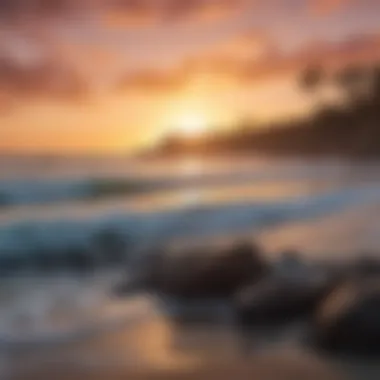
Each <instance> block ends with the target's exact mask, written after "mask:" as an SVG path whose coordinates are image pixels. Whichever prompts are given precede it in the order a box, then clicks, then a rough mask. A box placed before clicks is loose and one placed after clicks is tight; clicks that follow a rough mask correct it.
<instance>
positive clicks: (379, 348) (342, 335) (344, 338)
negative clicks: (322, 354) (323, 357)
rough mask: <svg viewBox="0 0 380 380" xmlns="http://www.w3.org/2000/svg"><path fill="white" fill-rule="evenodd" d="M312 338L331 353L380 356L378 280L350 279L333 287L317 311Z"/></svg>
mask: <svg viewBox="0 0 380 380" xmlns="http://www.w3.org/2000/svg"><path fill="white" fill-rule="evenodd" d="M313 338H314V342H315V343H316V344H317V345H318V346H319V347H322V348H324V349H327V350H331V351H336V352H343V353H351V354H380V280H378V279H373V278H371V279H353V280H350V281H344V282H342V283H341V284H340V285H338V286H336V287H335V289H334V290H333V291H331V293H330V294H329V295H328V296H327V297H326V299H325V300H324V301H323V302H322V303H321V305H320V307H319V308H318V311H317V313H316V316H315V319H314V323H313Z"/></svg>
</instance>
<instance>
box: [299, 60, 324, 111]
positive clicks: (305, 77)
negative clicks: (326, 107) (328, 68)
mask: <svg viewBox="0 0 380 380" xmlns="http://www.w3.org/2000/svg"><path fill="white" fill-rule="evenodd" d="M324 79H325V73H324V71H323V69H322V68H321V67H320V66H309V67H307V68H306V69H305V70H304V71H303V72H302V73H301V75H300V77H299V85H300V87H301V88H302V89H303V90H304V91H305V92H307V93H308V94H309V95H311V96H312V97H313V98H314V102H315V106H316V107H317V108H318V109H321V108H323V107H322V106H323V104H322V101H323V99H321V94H320V91H319V90H320V88H321V85H322V84H323V82H324Z"/></svg>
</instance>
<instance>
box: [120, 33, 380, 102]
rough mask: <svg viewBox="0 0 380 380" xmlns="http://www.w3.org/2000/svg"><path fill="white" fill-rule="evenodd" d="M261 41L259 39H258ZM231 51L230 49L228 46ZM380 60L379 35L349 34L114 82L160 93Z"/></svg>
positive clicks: (188, 63) (186, 63)
mask: <svg viewBox="0 0 380 380" xmlns="http://www.w3.org/2000/svg"><path fill="white" fill-rule="evenodd" d="M259 41H261V39H259ZM232 50H233V49H232ZM373 62H380V36H378V35H367V36H358V37H356V38H354V37H351V38H350V39H347V40H346V41H342V42H340V43H327V42H326V43H320V44H310V45H308V46H306V47H304V48H303V49H300V50H298V51H296V52H295V53H293V54H284V53H280V52H278V51H277V50H276V49H270V50H268V51H267V54H265V55H262V56H260V59H258V58H257V57H256V56H255V55H253V56H251V57H250V56H248V57H247V56H244V55H243V57H241V56H239V55H234V54H232V55H212V54H211V55H205V56H199V57H194V58H192V59H189V60H185V61H184V62H183V63H182V65H181V66H179V67H178V68H177V69H176V70H172V71H169V70H168V71H157V70H145V71H143V72H138V73H135V74H133V73H130V74H128V75H126V76H125V77H124V78H123V79H122V80H121V81H120V82H119V84H118V89H119V90H122V91H126V90H128V89H129V90H131V91H136V90H137V91H141V92H144V93H147V94H161V95H162V94H164V93H167V92H176V91H182V90H185V91H186V90H187V89H189V88H192V85H194V83H199V81H201V82H202V81H205V82H208V83H209V84H211V86H212V84H213V83H218V80H219V79H221V80H223V81H224V82H225V83H228V84H229V85H235V86H238V87H239V86H240V87H241V86H247V85H254V83H255V82H258V81H266V80H273V79H276V78H280V77H282V78H283V77H289V76H296V75H298V74H299V73H300V72H301V71H302V70H304V69H305V68H306V67H308V66H310V65H321V66H322V67H324V68H325V69H326V70H328V71H330V70H331V71H334V70H336V69H338V68H340V67H343V66H345V65H349V64H354V63H359V64H363V63H364V64H367V63H373Z"/></svg>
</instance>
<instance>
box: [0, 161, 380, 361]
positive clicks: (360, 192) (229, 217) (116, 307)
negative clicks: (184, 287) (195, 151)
mask: <svg viewBox="0 0 380 380" xmlns="http://www.w3.org/2000/svg"><path fill="white" fill-rule="evenodd" d="M0 173H1V174H0V194H3V195H4V194H8V195H9V196H12V197H13V198H12V199H13V201H14V202H13V203H10V204H7V205H4V207H2V208H1V209H0V255H4V254H7V255H9V254H11V255H16V256H18V257H21V258H22V259H23V260H24V259H25V260H28V259H30V258H31V257H32V254H33V253H35V252H36V251H38V250H39V249H43V250H44V251H48V252H50V253H51V255H54V254H56V253H57V252H58V251H59V252H62V248H63V247H72V246H80V247H86V248H88V247H91V241H92V239H93V237H94V236H95V235H96V234H97V232H99V231H101V230H102V229H104V228H111V229H112V230H114V231H117V232H118V233H119V234H121V235H123V236H126V237H128V238H130V237H133V240H134V245H133V249H132V248H131V250H132V251H133V252H132V253H133V254H135V252H139V251H140V250H141V248H145V247H153V248H154V247H156V246H157V245H160V244H163V243H168V242H173V241H180V242H182V244H186V242H187V241H189V240H192V241H194V239H196V240H204V241H206V242H207V241H214V240H218V239H227V240H228V239H233V238H237V237H238V238H240V237H244V238H247V237H248V238H250V239H256V240H258V241H259V242H260V243H261V244H262V245H263V247H264V248H265V249H266V250H267V251H268V254H269V255H276V254H277V253H278V252H280V251H281V250H283V249H286V248H289V247H291V248H298V249H300V250H301V252H302V253H303V254H304V255H305V256H307V257H314V258H315V257H322V256H325V257H347V256H348V255H357V254H361V253H362V252H364V251H367V250H368V251H371V250H374V251H376V250H377V249H378V248H379V247H380V244H379V243H380V239H379V238H378V236H380V223H379V222H378V213H379V212H380V165H379V166H378V165H376V164H355V165H353V164H352V163H351V164H347V163H340V162H332V161H330V162H329V161H318V162H317V161H309V162H306V161H297V160H277V161H276V160H269V159H268V160H266V159H263V158H260V159H258V158H249V157H240V158H221V159H218V160H216V159H214V160H210V159H208V160H206V159H204V160H199V159H194V158H192V159H191V158H188V159H183V160H181V161H177V162H168V161H166V162H165V161H163V160H162V161H156V162H149V161H145V162H144V161H136V160H131V159H126V158H92V159H90V158H76V159H74V158H71V159H68V158H66V159H64V158H61V159H57V158H56V159H52V158H50V159H45V160H41V159H37V158H33V159H30V158H29V159H25V158H24V159H22V158H15V157H13V158H12V157H7V158H4V159H2V160H1V161H0ZM110 180H112V181H113V183H114V184H115V183H116V184H120V183H125V181H128V182H132V183H133V182H138V183H139V184H141V183H143V184H144V191H142V192H139V191H137V192H136V191H133V192H129V191H127V190H126V191H124V190H123V191H121V192H120V191H117V192H116V193H112V192H111V194H110V193H107V192H106V193H105V194H103V195H104V196H97V197H96V198H89V197H85V198H83V197H82V196H81V194H82V193H81V191H82V190H81V189H83V184H87V183H89V181H91V183H97V184H104V183H107V181H108V183H109V181H110ZM88 251H89V252H90V254H91V249H89V250H88ZM94 260H95V258H94ZM120 275H121V273H120V271H119V270H116V271H115V270H112V271H105V270H101V269H100V270H97V271H96V272H95V273H93V274H91V275H86V276H84V275H75V274H68V273H61V274H59V275H55V276H51V275H50V276H49V275H45V276H41V275H38V276H37V275H36V274H35V273H33V271H31V270H29V271H26V272H25V273H23V274H22V275H18V276H13V277H12V278H7V279H5V280H2V281H1V284H0V348H1V347H3V348H4V347H12V348H13V349H15V348H16V347H20V346H24V347H27V346H29V347H30V346H31V345H40V344H46V343H49V344H51V343H52V342H64V341H66V342H67V341H72V340H74V341H75V339H81V338H83V337H84V336H88V335H92V334H95V333H96V332H97V333H100V332H104V331H105V330H107V331H108V330H110V329H117V328H121V326H124V327H123V328H125V326H126V324H127V325H128V326H137V325H138V324H141V323H142V320H143V319H144V318H148V319H149V320H150V321H151V322H150V323H149V324H148V326H151V323H153V324H154V322H152V321H154V320H156V319H155V318H159V317H157V315H159V313H158V308H157V305H156V303H155V301H154V300H151V299H149V298H146V297H140V298H135V299H129V300H117V299H112V297H110V296H109V294H110V293H109V289H110V288H111V287H112V285H113V284H114V283H115V282H117V280H118V278H119V277H120ZM159 326H160V327H157V325H155V327H154V328H153V327H152V329H151V330H150V333H151V334H152V335H154V334H161V335H160V337H161V338H162V339H164V338H163V336H166V338H167V339H169V338H168V336H169V335H171V336H172V335H173V331H172V330H170V329H169V330H167V329H168V327H167V326H166V324H165V323H163V322H162V321H161V322H160V324H159ZM165 329H166V330H165ZM157 331H158V332H157ZM225 333H226V334H228V333H227V332H225ZM128 334H130V332H128ZM223 334H224V333H222V335H223ZM180 337H181V338H180V339H185V338H184V336H183V335H180ZM216 337H219V338H220V332H219V333H218V334H216V335H215V336H214V338H215V339H219V338H216ZM148 338H149V339H148ZM161 338H159V339H161ZM225 338H226V337H224V338H223V339H225ZM131 339H132V338H131ZM136 339H137V340H139V339H142V338H136V337H134V338H133V339H132V340H133V342H134V346H136V345H137V346H138V343H137V341H136ZM145 339H146V346H145V348H144V349H142V348H141V349H140V351H141V352H144V354H145V355H148V352H150V354H149V355H153V356H154V355H160V354H158V353H157V352H156V351H157V350H158V351H160V350H161V349H160V348H159V347H154V343H153V341H152V339H153V338H152V336H149V337H146V338H145ZM157 339H158V338H157ZM186 339H188V338H186ZM186 339H185V341H186ZM228 339H232V340H233V338H231V337H229V338H228ZM153 340H154V339H153ZM231 342H232V341H231ZM119 344H120V342H116V343H115V342H114V343H113V345H112V352H114V351H115V350H116V351H118V347H119V346H118V345H119ZM178 344H179V343H178ZM181 344H185V345H186V344H189V343H185V342H182V343H181ZM202 344H203V347H204V346H206V345H207V344H206V342H205V341H203V343H202ZM210 344H211V345H213V344H214V343H210ZM231 344H232V343H231ZM149 345H152V347H151V348H149ZM198 348H199V346H198ZM119 350H120V348H119ZM131 350H132V351H133V349H131ZM132 351H131V352H132ZM161 351H162V350H161ZM232 351H233V350H232ZM84 352H86V351H84ZM118 352H119V355H120V351H118ZM131 352H130V355H131V356H133V354H132V353H131ZM141 352H140V353H139V355H142V353H141ZM83 355H85V353H83ZM114 355H116V354H114ZM169 356H170V355H169ZM123 358H124V356H123ZM161 359H162V358H161ZM161 359H160V360H161ZM166 359H167V360H169V359H168V358H166ZM166 359H165V360H166ZM83 360H84V359H83ZM162 360H163V359H162Z"/></svg>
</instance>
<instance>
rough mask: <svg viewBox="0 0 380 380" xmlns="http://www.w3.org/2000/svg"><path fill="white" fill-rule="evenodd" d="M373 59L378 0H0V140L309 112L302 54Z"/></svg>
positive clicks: (67, 147)
mask: <svg viewBox="0 0 380 380" xmlns="http://www.w3.org/2000/svg"><path fill="white" fill-rule="evenodd" d="M375 60H380V0H0V151H20V152H101V151H111V152H112V151H127V150H128V149H134V148H136V147H140V146H144V145H145V144H150V143H154V142H155V141H158V140H159V139H160V138H161V137H163V136H165V135H167V134H168V133H171V132H172V131H176V130H177V131H181V130H182V131H183V132H186V131H187V130H191V128H192V127H193V125H194V128H196V127H197V124H198V127H199V128H203V129H207V128H211V127H212V126H216V125H217V126H223V127H224V126H226V127H227V126H230V125H233V124H234V123H235V124H236V123H237V121H238V120H242V119H244V118H248V117H252V118H253V119H255V120H257V121H258V124H260V122H267V121H270V120H273V119H278V118H283V117H287V116H294V115H299V114H302V113H305V112H308V111H309V109H310V107H311V105H312V101H313V100H312V99H311V97H308V96H306V95H305V94H303V93H301V92H300V91H299V89H298V88H297V83H296V81H295V78H296V76H297V75H298V73H299V72H300V71H301V70H302V69H303V68H304V67H306V66H307V65H308V64H314V63H318V64H323V65H326V66H333V65H337V66H339V65H344V64H346V63H349V62H351V61H375Z"/></svg>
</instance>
